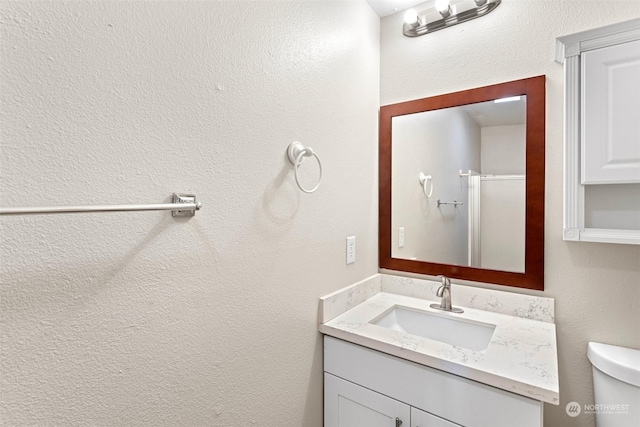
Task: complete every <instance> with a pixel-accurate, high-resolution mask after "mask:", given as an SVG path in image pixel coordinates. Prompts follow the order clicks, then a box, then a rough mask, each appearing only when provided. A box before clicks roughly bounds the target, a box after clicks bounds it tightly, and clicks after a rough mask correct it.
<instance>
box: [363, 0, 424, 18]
mask: <svg viewBox="0 0 640 427" xmlns="http://www.w3.org/2000/svg"><path fill="white" fill-rule="evenodd" d="M424 2H425V0H417V1H416V0H367V3H369V6H371V8H372V9H373V10H374V11H375V12H376V13H377V14H378V16H379V17H381V18H382V17H384V16H387V15H392V14H394V13H396V12H398V11H400V10H404V9H408V8H410V7H413V6H415V5H417V4H420V3H424Z"/></svg>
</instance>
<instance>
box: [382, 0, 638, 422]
mask: <svg viewBox="0 0 640 427" xmlns="http://www.w3.org/2000/svg"><path fill="white" fill-rule="evenodd" d="M417 9H418V10H420V8H419V7H418V8H417ZM637 17H640V2H639V1H636V0H634V1H608V2H603V1H591V0H588V1H583V0H581V1H532V0H505V1H503V2H502V4H501V5H500V7H498V8H497V9H496V10H495V11H494V12H492V13H491V14H490V15H487V16H486V17H483V18H482V19H477V20H474V21H470V22H467V23H465V24H464V25H459V26H456V27H453V28H448V29H445V30H442V31H438V32H436V33H433V34H431V35H427V36H423V37H419V38H407V37H403V36H402V32H401V30H400V28H401V22H402V14H397V15H392V16H389V17H387V18H384V19H383V20H382V22H381V27H380V31H381V46H380V47H381V55H380V63H381V69H380V78H381V82H380V90H381V92H380V98H381V99H380V100H381V103H382V105H385V104H390V103H394V102H400V101H405V100H409V99H415V98H420V97H425V96H430V95H436V94H442V93H447V92H452V91H457V90H462V89H468V88H472V87H478V86H485V85H488V84H492V83H498V82H502V81H509V80H515V79H520V78H523V77H530V76H536V75H540V74H545V75H546V76H547V116H546V118H547V153H546V155H547V158H546V165H547V169H546V170H547V174H546V182H547V195H546V218H545V221H546V222H545V233H546V239H545V260H546V261H545V292H544V295H546V296H550V297H554V298H556V322H557V328H558V329H557V331H558V346H559V355H558V357H559V363H560V400H561V403H560V406H553V405H546V406H545V425H546V426H549V427H573V426H589V425H594V422H595V420H594V418H593V416H589V415H584V414H582V415H580V416H578V417H576V418H570V417H568V416H567V415H566V413H565V405H566V404H567V403H568V402H570V401H572V400H575V401H577V402H579V403H582V404H585V403H593V395H592V384H591V370H590V369H591V368H590V364H589V362H588V360H587V356H586V352H587V347H586V346H587V342H588V341H599V342H605V343H610V344H615V345H623V346H628V347H635V348H640V333H639V332H640V327H639V326H638V325H640V312H639V311H638V307H640V247H634V246H626V245H611V244H598V243H572V242H565V241H563V240H562V233H561V231H562V129H563V123H562V120H563V118H562V97H563V68H562V66H561V65H559V64H557V63H556V62H554V61H553V54H554V42H555V38H556V37H558V36H561V35H566V34H571V33H575V32H578V31H583V30H587V29H590V28H595V27H599V26H602V25H606V24H611V23H615V22H620V21H624V20H627V19H631V18H637Z"/></svg>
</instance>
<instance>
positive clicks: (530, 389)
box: [320, 280, 559, 405]
mask: <svg viewBox="0 0 640 427" xmlns="http://www.w3.org/2000/svg"><path fill="white" fill-rule="evenodd" d="M378 281H379V280H378ZM368 286H369V285H368ZM358 290H359V292H360V293H361V287H360V288H357V287H356V288H354V287H350V288H347V289H346V291H345V292H347V295H351V296H353V295H355V291H358ZM500 293H504V292H498V294H500ZM504 294H507V293H504ZM335 296H336V295H331V296H328V297H325V299H324V300H323V304H324V305H328V304H329V300H331V299H334V300H335V299H336V298H335ZM523 297H527V296H523ZM362 299H364V298H362ZM436 299H437V298H434V299H433V300H430V299H426V298H416V297H411V296H406V295H398V294H393V293H389V292H384V291H378V292H377V293H376V292H371V291H370V292H369V294H368V295H366V299H364V301H358V303H357V304H354V306H353V307H345V310H344V312H342V313H341V314H338V315H336V316H335V317H333V318H332V319H330V320H329V319H323V318H322V314H321V324H320V332H321V333H323V334H326V335H331V336H333V337H336V338H339V339H343V340H345V341H349V342H352V343H355V344H359V345H362V346H364V347H368V348H371V349H374V350H378V351H381V352H384V353H387V354H391V355H394V356H397V357H400V358H402V359H406V360H410V361H412V362H416V363H419V364H421V365H425V366H429V367H432V368H435V369H439V370H442V371H445V372H449V373H451V374H454V375H458V376H461V377H464V378H468V379H471V380H475V381H478V382H481V383H484V384H487V385H490V386H493V387H497V388H500V389H503V390H506V391H509V392H512V393H516V394H519V395H522V396H526V397H529V398H532V399H535V400H539V401H543V402H548V403H551V404H555V405H557V404H558V403H559V388H558V358H557V346H556V329H555V325H554V324H553V323H552V322H547V321H540V320H533V319H530V318H525V317H519V316H513V315H509V314H504V313H499V312H491V311H486V310H480V309H475V308H469V307H464V306H462V308H464V313H462V314H453V313H444V315H446V316H454V317H457V318H459V319H467V320H469V321H472V322H482V323H489V324H493V325H496V327H495V330H494V332H493V335H492V337H491V340H490V342H489V345H488V346H487V348H486V349H485V350H482V351H473V350H469V349H466V348H462V347H458V346H454V345H451V344H447V343H443V342H440V341H435V340H430V339H426V338H422V337H420V336H417V335H411V334H408V333H406V332H401V331H395V330H392V329H389V328H385V327H382V326H377V325H374V324H372V323H371V322H372V321H374V320H376V319H377V318H379V317H380V316H381V315H382V314H383V313H386V312H388V311H389V310H391V309H392V308H393V307H395V306H399V307H406V308H409V309H414V310H421V311H425V312H432V313H437V314H440V315H442V314H443V312H442V311H440V310H435V309H432V308H430V307H429V305H430V304H432V303H434V302H439V301H435V300H436ZM551 301H552V300H551ZM453 302H454V306H459V304H457V303H456V300H455V294H454V300H453ZM321 308H322V305H321ZM325 309H326V307H325ZM340 311H342V310H340ZM322 320H324V321H322Z"/></svg>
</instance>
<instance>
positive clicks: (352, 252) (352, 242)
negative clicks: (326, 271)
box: [347, 236, 356, 264]
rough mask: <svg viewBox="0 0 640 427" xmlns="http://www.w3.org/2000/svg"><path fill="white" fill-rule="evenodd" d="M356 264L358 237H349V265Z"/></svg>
mask: <svg viewBox="0 0 640 427" xmlns="http://www.w3.org/2000/svg"><path fill="white" fill-rule="evenodd" d="M354 262H356V236H351V237H347V264H353V263H354Z"/></svg>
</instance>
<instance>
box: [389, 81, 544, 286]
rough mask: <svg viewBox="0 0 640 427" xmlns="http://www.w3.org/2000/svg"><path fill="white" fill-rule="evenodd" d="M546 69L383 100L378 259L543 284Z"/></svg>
mask: <svg viewBox="0 0 640 427" xmlns="http://www.w3.org/2000/svg"><path fill="white" fill-rule="evenodd" d="M544 147H545V77H544V76H539V77H533V78H528V79H523V80H517V81H512V82H507V83H501V84H497V85H492V86H486V87H481V88H476V89H470V90H465V91H461V92H455V93H450V94H445V95H439V96H434V97H429V98H423V99H417V100H413V101H408V102H402V103H399V104H393V105H387V106H383V107H381V108H380V147H379V149H380V153H379V154H380V171H379V179H380V183H379V188H380V199H379V201H380V207H379V209H380V212H379V228H380V236H379V240H380V267H381V268H385V269H389V270H398V271H406V272H412V273H421V274H429V275H437V274H444V275H446V276H448V277H452V278H458V279H464V280H472V281H478V282H486V283H497V284H502V285H508V286H517V287H523V288H529V289H538V290H542V289H543V288H544V150H545V148H544Z"/></svg>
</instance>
